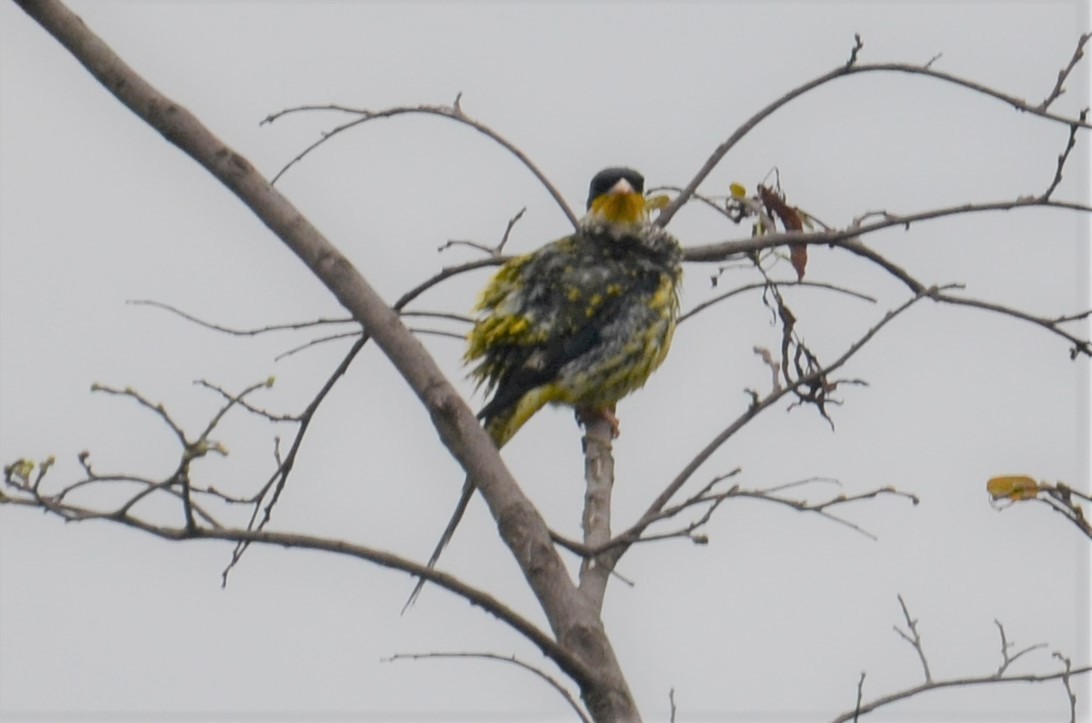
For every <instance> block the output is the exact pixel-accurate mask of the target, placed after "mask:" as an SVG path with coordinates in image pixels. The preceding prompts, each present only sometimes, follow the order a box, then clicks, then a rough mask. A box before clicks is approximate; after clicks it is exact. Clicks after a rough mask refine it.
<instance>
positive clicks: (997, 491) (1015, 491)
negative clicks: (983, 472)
mask: <svg viewBox="0 0 1092 723" xmlns="http://www.w3.org/2000/svg"><path fill="white" fill-rule="evenodd" d="M986 491H987V492H989V493H990V497H992V498H993V499H995V500H1002V499H1007V500H1013V501H1018V500H1031V499H1035V496H1036V495H1038V494H1039V483H1038V482H1036V481H1035V480H1033V479H1032V478H1031V477H1028V476H1027V475H1005V476H1003V477H993V478H991V479H990V481H989V482H987V483H986Z"/></svg>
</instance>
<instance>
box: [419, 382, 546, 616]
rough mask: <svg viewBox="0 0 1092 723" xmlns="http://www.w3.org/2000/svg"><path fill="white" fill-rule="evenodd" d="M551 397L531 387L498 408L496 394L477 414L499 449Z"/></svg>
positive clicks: (465, 495) (468, 488)
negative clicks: (516, 399) (528, 391)
mask: <svg viewBox="0 0 1092 723" xmlns="http://www.w3.org/2000/svg"><path fill="white" fill-rule="evenodd" d="M550 399H551V397H550V396H549V395H548V394H546V393H543V392H541V391H539V390H532V391H531V392H530V393H528V394H524V395H523V396H522V397H521V398H519V399H518V401H517V402H516V403H515V404H506V405H504V406H503V407H501V408H498V405H497V404H496V402H497V401H498V400H497V398H496V397H494V400H493V402H491V403H489V404H487V405H486V406H485V407H484V408H483V409H482V411H481V412H479V413H478V417H479V418H480V419H481V420H482V424H483V426H484V427H485V431H486V432H488V433H489V437H490V438H491V439H492V440H493V444H495V445H496V446H497V449H500V448H501V447H503V446H504V445H505V443H506V442H507V441H508V440H510V439H511V438H512V436H513V435H514V434H515V433H516V432H517V431H519V428H520V427H522V426H523V424H524V422H526V421H527V420H528V419H530V418H531V415H533V414H534V413H535V412H537V411H538V410H539V409H542V407H543V406H544V405H545V404H546V403H547V402H548V401H550ZM474 489H475V485H474V481H473V480H472V479H470V477H469V476H468V477H467V478H466V481H465V482H463V490H462V493H461V494H460V495H459V502H458V503H457V504H456V505H455V511H454V512H452V513H451V519H450V520H448V521H447V527H445V528H444V532H443V534H442V535H440V540H439V541H438V542H437V543H436V547H435V548H434V549H433V550H432V555H431V556H430V557H429V559H428V567H429V568H430V569H431V568H433V567H436V562H437V561H438V560H439V559H440V555H441V554H442V553H443V551H444V548H445V547H447V543H449V542H451V538H452V536H453V535H454V534H455V528H456V527H458V526H459V523H460V522H461V521H462V519H463V515H464V514H465V513H466V508H467V505H469V504H470V499H471V498H472V497H473V496H474ZM425 582H426V580H425V578H423V577H419V578H417V584H415V585H414V586H413V592H411V593H410V596H409V599H407V600H406V604H405V605H403V606H402V613H403V614H405V612H406V611H407V610H409V609H410V607H412V606H413V603H414V602H415V601H416V600H417V596H418V595H420V594H421V589H422V588H423V587H424V586H425Z"/></svg>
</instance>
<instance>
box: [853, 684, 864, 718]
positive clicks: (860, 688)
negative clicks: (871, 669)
mask: <svg viewBox="0 0 1092 723" xmlns="http://www.w3.org/2000/svg"><path fill="white" fill-rule="evenodd" d="M864 679H865V674H864V671H861V677H860V678H858V679H857V705H856V706H854V708H853V723H857V720H858V719H859V718H860V716H861V698H862V697H863V696H864Z"/></svg>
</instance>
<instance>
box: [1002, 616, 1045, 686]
mask: <svg viewBox="0 0 1092 723" xmlns="http://www.w3.org/2000/svg"><path fill="white" fill-rule="evenodd" d="M993 624H994V625H996V626H997V632H998V634H999V635H1000V636H1001V665H1000V666H998V668H997V672H996V673H994V675H1004V674H1005V671H1006V670H1008V668H1009V666H1010V665H1012V664H1013V663H1015V662H1016V660H1017V659H1018V658H1020V657H1021V656H1022V655H1024V654H1025V653H1030V652H1031V651H1033V650H1038V649H1039V648H1045V647H1046V646H1047V644H1046V643H1036V644H1035V645H1029V646H1028V647H1026V648H1024V649H1023V650H1021V651H1019V652H1017V653H1016V654H1015V655H1009V649H1010V648H1012V647H1013V643H1010V642H1009V641H1008V639H1007V638H1006V637H1005V626H1004V625H1002V624H1001V621H1000V620H997V619H994V621H993Z"/></svg>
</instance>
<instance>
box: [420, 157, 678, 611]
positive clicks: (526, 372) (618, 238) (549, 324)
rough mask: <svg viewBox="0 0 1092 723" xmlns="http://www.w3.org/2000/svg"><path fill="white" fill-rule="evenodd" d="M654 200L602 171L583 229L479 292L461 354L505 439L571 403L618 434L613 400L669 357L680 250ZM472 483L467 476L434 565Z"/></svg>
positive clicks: (633, 182)
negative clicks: (548, 410)
mask: <svg viewBox="0 0 1092 723" xmlns="http://www.w3.org/2000/svg"><path fill="white" fill-rule="evenodd" d="M650 205H651V204H649V202H648V200H647V199H646V198H645V195H644V177H643V176H642V175H641V174H640V173H638V172H637V171H635V170H633V169H631V168H623V167H613V168H607V169H604V170H602V171H600V172H599V173H597V174H595V176H594V177H593V178H592V180H591V183H590V186H589V189H588V200H587V208H586V210H587V213H586V215H585V216H584V217H583V218H581V219H580V221H579V222H578V224H577V228H576V230H575V232H574V233H572V234H571V235H568V236H565V237H563V238H560V239H558V240H556V241H553V242H551V243H548V244H546V245H545V246H543V247H541V248H539V249H538V250H537V251H534V252H532V253H529V254H526V255H523V256H518V257H516V258H513V259H511V260H509V261H507V262H506V263H505V264H504V265H503V266H501V268H500V269H499V270H498V271H497V273H496V274H495V275H494V276H493V278H492V280H491V281H490V282H489V283H488V285H487V286H486V287H485V289H484V290H483V291H482V293H481V296H480V298H479V300H478V303H477V306H476V307H475V311H476V312H477V313H478V316H477V319H476V321H475V323H474V326H473V328H472V329H471V331H470V333H469V334H468V336H467V348H466V354H465V356H464V362H465V363H467V364H472V365H473V367H472V369H471V371H470V376H471V377H472V378H473V379H475V380H476V381H477V383H478V386H479V387H484V388H485V391H486V393H487V394H489V395H490V397H489V401H488V402H487V403H486V404H485V406H484V407H482V409H481V411H479V412H478V415H477V416H478V419H479V420H480V421H481V423H482V426H483V427H484V428H485V430H486V432H487V433H488V434H489V437H490V438H491V439H492V441H493V443H494V444H495V445H496V446H497V448H498V449H500V448H501V447H503V446H504V445H505V444H506V443H507V442H508V441H509V440H511V439H512V437H513V436H514V435H515V434H516V432H517V431H519V429H520V428H521V427H522V426H523V425H524V423H526V422H527V420H529V419H530V418H531V417H532V416H533V415H534V414H535V413H536V412H538V411H539V410H540V409H542V408H543V407H544V406H546V405H547V404H555V405H556V404H560V405H567V406H571V407H573V408H574V409H575V411H576V415H577V419H578V421H580V422H581V423H582V424H585V425H586V424H587V423H588V422H590V421H591V420H593V419H595V418H597V417H598V418H602V419H605V420H606V421H607V422H609V424H610V427H611V431H612V434H613V436H618V420H617V418H616V417H615V415H614V411H615V404H616V403H617V402H618V401H619V400H621V399H622V398H623V397H625V396H627V395H628V394H629V393H631V392H633V391H634V390H636V389H638V388H640V387H642V386H644V384H645V382H646V381H647V380H648V378H649V376H650V375H651V374H652V372H653V371H655V370H656V368H657V367H659V366H660V364H662V363H663V361H664V359H665V358H666V356H667V352H668V349H669V348H670V345H671V339H672V336H673V334H674V331H675V324H676V321H677V318H678V312H679V286H680V283H681V279H682V266H681V262H682V249H681V247H680V245H679V242H678V241H677V240H676V239H675V237H674V236H672V235H671V234H670V233H668V232H667V231H665V230H664V229H662V228H660V227H659V226H657V225H656V224H654V223H653V222H652V221H651V219H650V211H651V208H650ZM474 489H475V486H474V481H473V480H472V479H471V478H469V477H467V479H466V482H465V483H464V485H463V489H462V494H461V495H460V497H459V502H458V504H457V505H456V508H455V511H454V512H453V514H452V516H451V519H450V520H449V521H448V524H447V527H446V528H445V529H444V532H443V534H442V535H441V537H440V540H439V542H438V543H437V544H436V547H435V548H434V550H433V553H432V556H431V557H430V558H429V561H428V567H430V568H431V567H434V566H435V565H436V562H437V561H438V560H439V558H440V555H441V553H442V552H443V550H444V548H445V547H446V546H447V543H448V542H449V541H450V540H451V537H452V535H453V534H454V532H455V528H456V527H457V526H458V524H459V522H460V521H461V519H462V516H463V514H464V513H465V512H466V508H467V505H468V504H469V502H470V499H471V497H472V496H473V494H474ZM424 584H425V579H424V578H419V579H418V581H417V584H416V587H415V588H414V590H413V592H412V593H411V595H410V597H409V600H407V602H406V605H405V607H404V608H403V612H405V610H407V609H408V608H409V607H410V606H411V605H412V604H413V602H414V600H415V599H416V598H417V596H418V594H419V593H420V592H421V588H422V587H423V586H424Z"/></svg>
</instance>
